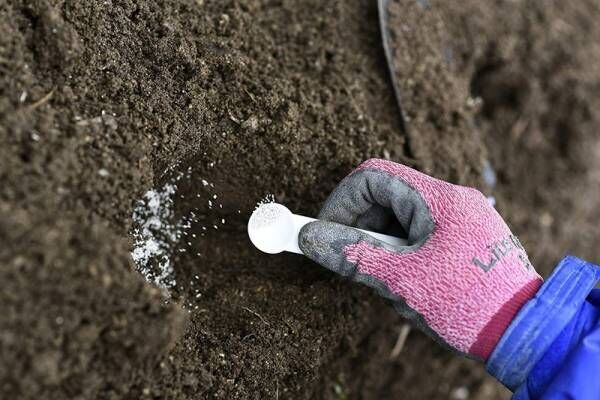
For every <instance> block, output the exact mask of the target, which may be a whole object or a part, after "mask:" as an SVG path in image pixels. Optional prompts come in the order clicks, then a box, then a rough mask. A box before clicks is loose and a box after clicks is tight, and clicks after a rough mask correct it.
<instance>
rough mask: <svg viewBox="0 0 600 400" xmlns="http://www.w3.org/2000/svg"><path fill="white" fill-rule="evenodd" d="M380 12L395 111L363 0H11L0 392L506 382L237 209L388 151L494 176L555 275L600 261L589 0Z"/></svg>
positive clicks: (286, 390) (235, 391)
mask: <svg viewBox="0 0 600 400" xmlns="http://www.w3.org/2000/svg"><path fill="white" fill-rule="evenodd" d="M388 12H389V16H390V19H389V22H390V26H389V29H390V34H391V35H392V38H393V42H394V46H393V54H394V68H393V71H394V73H395V75H396V79H397V81H398V82H399V87H398V89H399V90H400V92H401V96H402V104H401V107H402V109H403V111H404V114H405V116H406V117H407V119H406V121H404V123H403V122H402V121H401V116H400V114H399V112H398V106H397V104H396V102H395V101H396V100H395V97H394V92H393V90H392V86H391V79H390V72H389V69H388V66H387V64H386V59H385V56H384V52H383V49H382V44H381V36H380V30H379V26H378V14H377V6H376V3H375V2H373V1H369V0H360V1H355V2H347V1H341V0H332V1H317V0H306V1H302V2H300V1H292V0H283V1H267V0H262V1H259V0H247V1H239V0H219V1H211V0H149V1H145V2H134V1H128V0H119V1H117V0H101V1H100V0H85V1H77V2H71V1H64V0H39V1H28V0H2V1H0V182H1V185H0V242H1V243H2V246H1V247H0V281H1V282H2V283H3V288H2V290H1V291H0V303H1V304H2V310H3V312H2V313H0V398H14V399H21V398H22V399H39V398H50V399H198V398H207V399H262V398H273V399H309V398H316V399H338V400H341V399H395V398H403V399H456V400H459V399H481V400H489V399H503V398H508V397H509V393H508V392H507V391H506V390H505V389H503V388H501V387H500V385H499V384H498V383H496V382H494V381H493V380H492V379H491V378H489V377H487V376H486V373H485V371H484V369H483V367H482V366H481V365H478V364H476V363H475V362H472V361H470V360H462V359H458V358H456V357H455V356H453V355H452V354H450V353H448V352H447V351H445V350H443V349H441V348H439V347H438V346H436V345H435V344H434V343H433V342H432V341H431V340H430V339H428V338H426V337H425V336H424V335H422V334H420V333H418V332H416V331H414V330H412V331H411V332H410V333H409V335H408V338H407V340H406V342H405V344H404V347H403V348H402V349H401V351H400V352H399V354H397V353H398V351H397V350H399V349H398V346H397V344H398V343H397V340H398V338H399V335H400V332H403V331H405V330H406V329H405V324H406V322H405V321H403V320H402V319H401V318H400V317H399V316H397V315H396V314H395V312H394V311H393V310H392V309H391V307H389V305H387V304H386V302H385V301H384V300H381V299H379V298H377V296H376V295H375V294H374V293H372V292H371V291H370V290H368V289H366V288H362V287H359V286H357V285H353V284H350V283H349V282H347V281H345V280H343V279H340V278H338V277H336V276H334V275H333V274H331V273H329V272H327V271H325V270H323V269H322V268H320V267H318V266H317V265H315V264H313V263H311V262H309V261H308V260H306V259H304V258H303V257H300V256H296V255H289V254H281V255H276V256H269V255H265V254H261V253H259V252H258V250H256V249H254V248H253V247H252V246H251V244H250V242H249V240H248V239H247V235H246V231H245V229H246V227H245V224H246V221H247V219H248V217H249V214H250V212H251V211H252V209H253V208H254V206H255V205H256V203H257V201H259V200H261V199H263V198H264V197H265V196H266V195H269V194H273V195H275V197H276V198H277V200H278V201H279V202H282V203H285V204H286V205H288V206H289V207H290V209H292V210H294V211H297V212H298V213H303V214H305V215H315V214H316V213H317V212H318V209H319V205H320V203H321V202H322V201H323V200H324V199H325V198H326V197H327V195H328V194H329V192H330V191H331V189H332V188H333V187H334V186H335V184H336V183H337V182H338V181H339V180H340V179H341V178H342V177H343V176H344V175H346V174H347V173H348V172H349V171H350V170H351V169H352V168H353V167H355V166H356V165H357V164H359V163H360V162H361V161H363V160H365V159H367V158H370V157H381V158H387V159H392V160H394V161H397V162H402V163H405V164H408V165H411V166H413V167H415V168H418V169H420V170H422V171H425V172H427V173H429V174H432V175H434V176H436V177H439V178H442V179H447V180H450V181H452V182H455V183H459V184H469V185H473V186H477V187H478V188H480V189H481V190H482V191H484V192H485V193H486V194H488V195H493V196H495V198H496V199H497V203H498V209H499V210H500V212H501V213H502V215H503V216H505V218H506V219H507V221H508V223H509V225H510V226H511V227H512V228H513V230H514V232H515V233H516V234H517V235H519V237H520V238H521V239H522V242H523V243H524V245H525V247H526V248H527V249H528V251H529V253H530V255H531V259H532V262H533V264H534V265H535V266H536V267H537V268H538V269H539V270H540V271H542V272H543V273H544V274H547V273H549V272H550V271H551V269H552V267H553V265H554V264H555V263H556V262H557V261H558V259H559V258H560V257H561V256H562V255H563V254H564V253H566V252H572V253H574V254H576V255H579V256H582V257H586V258H588V259H589V260H590V261H599V260H600V250H598V249H597V246H594V244H595V241H596V240H597V239H598V238H600V235H599V232H598V229H599V228H598V227H597V226H598V224H596V223H595V221H597V220H598V217H599V215H598V214H599V213H600V211H598V208H597V207H595V204H594V201H595V199H596V198H598V195H600V193H596V192H598V191H599V190H600V189H598V188H600V185H598V181H599V180H600V174H599V173H598V172H597V171H598V168H597V167H599V165H596V164H598V163H599V162H600V161H599V160H600V143H599V142H598V139H599V138H598V136H599V135H600V133H599V132H600V129H599V128H600V123H599V122H600V121H599V114H598V113H599V112H600V107H598V106H599V105H598V104H597V102H598V100H597V98H596V97H595V96H594V94H595V93H599V89H600V88H599V87H598V86H599V84H600V71H598V70H597V68H596V66H597V65H598V63H599V62H600V59H599V58H600V48H599V45H598V43H600V33H599V32H598V29H600V28H598V26H597V24H596V23H595V21H597V19H598V18H599V17H600V9H599V6H598V5H597V4H596V2H594V1H592V0H583V1H579V2H576V3H572V4H571V3H567V2H560V1H548V2H544V4H543V7H542V5H541V4H536V3H534V2H529V1H511V2H493V3H492V2H485V3H484V2H478V1H476V0H468V1H463V2H460V6H459V3H458V2H443V1H441V0H437V1H433V0H431V1H424V0H420V1H417V0H414V1H413V0H410V1H409V0H397V1H392V2H391V4H390V6H389V9H388ZM403 126H404V128H405V129H402V127H403ZM153 229H154V230H159V231H161V232H162V235H163V236H161V237H160V238H157V237H155V236H148V234H149V233H148V232H149V231H150V230H153ZM148 254H150V255H148ZM394 350H396V351H394Z"/></svg>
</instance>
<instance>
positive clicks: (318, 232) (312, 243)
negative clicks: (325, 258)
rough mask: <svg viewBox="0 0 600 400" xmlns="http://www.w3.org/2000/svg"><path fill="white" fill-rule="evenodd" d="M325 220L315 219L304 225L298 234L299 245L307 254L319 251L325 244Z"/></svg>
mask: <svg viewBox="0 0 600 400" xmlns="http://www.w3.org/2000/svg"><path fill="white" fill-rule="evenodd" d="M323 223H324V222H323V221H313V222H309V223H308V224H306V225H304V226H303V227H302V229H300V232H299V234H298V247H300V250H302V252H303V253H304V254H305V255H309V254H312V253H314V252H316V251H318V247H319V245H322V244H323V240H322V239H323V232H324V229H323V227H322V224H323Z"/></svg>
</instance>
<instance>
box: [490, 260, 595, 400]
mask: <svg viewBox="0 0 600 400" xmlns="http://www.w3.org/2000/svg"><path fill="white" fill-rule="evenodd" d="M598 280H600V267H598V266H596V265H594V264H591V263H588V262H585V261H583V260H580V259H578V258H576V257H572V256H569V257H566V258H564V259H563V260H562V261H561V262H560V263H559V265H558V266H557V267H556V269H555V271H554V273H553V274H552V276H550V278H549V279H548V280H547V281H546V282H545V283H544V285H543V286H542V287H541V288H540V290H539V291H538V293H537V294H536V296H535V297H534V298H533V299H532V300H530V301H529V302H528V303H526V304H525V306H524V307H523V308H522V309H521V311H519V313H518V314H517V316H516V317H515V319H514V320H513V321H512V323H511V324H510V326H509V327H508V329H507V330H506V332H505V333H504V335H503V336H502V338H501V339H500V341H499V342H498V345H497V346H496V348H495V349H494V351H493V352H492V354H491V356H490V358H489V359H488V362H487V365H486V366H487V369H488V371H489V372H490V373H491V374H492V375H493V376H495V377H496V378H497V379H498V380H500V381H501V382H502V383H503V384H505V385H506V386H507V387H508V388H509V389H511V390H513V392H514V396H513V399H517V400H538V399H549V400H550V399H577V400H587V399H600V379H599V378H598V372H599V371H600V290H599V289H594V286H596V284H597V282H598Z"/></svg>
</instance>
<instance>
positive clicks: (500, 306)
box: [299, 159, 542, 360]
mask: <svg viewBox="0 0 600 400" xmlns="http://www.w3.org/2000/svg"><path fill="white" fill-rule="evenodd" d="M319 219H320V220H321V221H315V222H312V223H310V224H307V225H306V226H305V227H304V228H303V229H302V230H301V232H300V236H299V246H300V249H301V250H302V251H303V252H304V254H305V255H307V256H308V257H310V258H311V259H313V260H314V261H316V262H318V263H319V264H321V265H323V266H324V267H327V268H329V269H330V270H332V271H335V272H337V273H339V274H341V275H344V276H347V277H350V278H351V279H352V280H354V281H357V282H361V283H364V284H366V285H368V286H371V287H373V288H376V289H377V290H378V291H379V293H380V294H381V295H383V296H385V297H386V298H389V299H391V300H392V302H393V304H394V306H395V308H396V309H397V310H398V311H399V312H400V314H402V315H403V316H404V317H406V318H408V319H410V320H412V321H413V322H414V323H415V324H416V325H417V326H418V327H419V328H421V329H422V330H424V331H425V332H426V333H428V334H429V335H431V336H432V337H433V338H434V339H436V340H438V341H439V342H441V343H442V344H445V345H447V346H449V347H450V348H452V349H454V350H457V351H458V352H460V353H463V354H466V355H468V356H470V357H472V358H478V359H481V360H486V359H487V358H488V357H489V355H490V353H491V352H492V350H493V349H494V347H495V345H496V343H497V342H498V340H499V339H500V337H501V336H502V334H503V333H504V331H505V330H506V328H507V327H508V325H509V324H510V322H511V320H512V319H513V318H514V316H515V314H516V313H517V311H518V310H519V309H520V308H521V307H522V306H523V304H524V303H525V302H527V301H528V300H529V299H531V298H532V297H533V296H534V295H535V293H536V292H537V290H538V288H539V286H540V285H541V283H542V279H541V277H540V276H539V275H538V274H537V273H536V271H535V270H534V268H533V267H532V265H531V264H530V262H529V259H528V258H527V254H526V253H525V250H524V249H523V247H522V246H521V244H520V243H519V241H518V239H517V238H516V237H515V236H514V235H512V233H511V232H510V230H509V228H508V226H506V224H505V223H504V221H503V220H502V218H501V217H500V215H498V213H497V212H496V210H495V209H494V208H493V207H492V206H491V205H490V204H489V202H488V200H487V199H486V198H485V196H484V195H483V194H482V193H480V192H479V191H477V190H476V189H472V188H468V187H463V186H457V185H453V184H450V183H447V182H443V181H440V180H438V179H435V178H432V177H429V176H427V175H425V174H422V173H420V172H418V171H415V170H413V169H411V168H408V167H406V166H403V165H400V164H396V163H393V162H390V161H384V160H376V159H372V160H369V161H366V162H364V163H363V164H361V165H360V166H359V167H358V168H357V169H356V170H355V171H353V172H352V173H351V174H350V175H349V176H347V177H346V178H345V179H344V180H343V181H342V182H341V183H340V184H339V186H338V187H337V188H336V189H335V190H334V192H333V193H332V194H331V196H330V197H329V199H328V200H327V201H326V203H325V205H324V207H323V209H322V210H321V213H320V214H319ZM352 227H357V228H362V229H367V230H373V231H377V232H382V233H393V234H396V235H398V233H402V234H403V236H404V237H406V238H408V245H407V246H400V247H391V246H389V245H387V244H384V243H382V242H380V241H378V240H376V239H373V238H372V237H371V236H369V235H367V234H365V233H363V232H360V231H358V230H356V229H353V228H352Z"/></svg>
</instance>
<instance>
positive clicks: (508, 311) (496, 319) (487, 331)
mask: <svg viewBox="0 0 600 400" xmlns="http://www.w3.org/2000/svg"><path fill="white" fill-rule="evenodd" d="M541 284H542V282H541V280H539V279H536V280H532V281H530V282H528V283H527V284H526V285H525V286H523V287H522V288H521V289H520V290H519V291H518V292H517V293H516V294H515V295H514V296H513V297H512V298H511V299H510V300H509V301H508V302H506V303H505V304H504V305H503V306H502V307H500V309H499V310H498V312H497V313H496V314H495V315H494V316H493V317H492V318H491V319H490V321H489V322H488V323H487V324H486V325H485V326H484V327H483V329H482V330H481V332H479V335H478V336H477V340H476V341H475V343H473V345H472V346H471V348H470V349H469V354H470V355H472V356H474V357H476V358H478V359H481V360H483V361H486V360H487V359H488V358H489V356H490V354H491V353H492V351H493V350H494V348H495V347H496V344H497V343H498V341H500V338H501V337H502V335H503V334H504V332H505V331H506V329H507V328H508V326H509V325H510V323H511V322H512V320H513V319H514V318H515V315H517V313H518V312H519V310H521V308H522V307H523V305H525V303H527V302H528V301H529V300H531V299H532V298H533V297H534V296H535V294H536V293H537V291H538V289H539V288H540V286H541Z"/></svg>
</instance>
